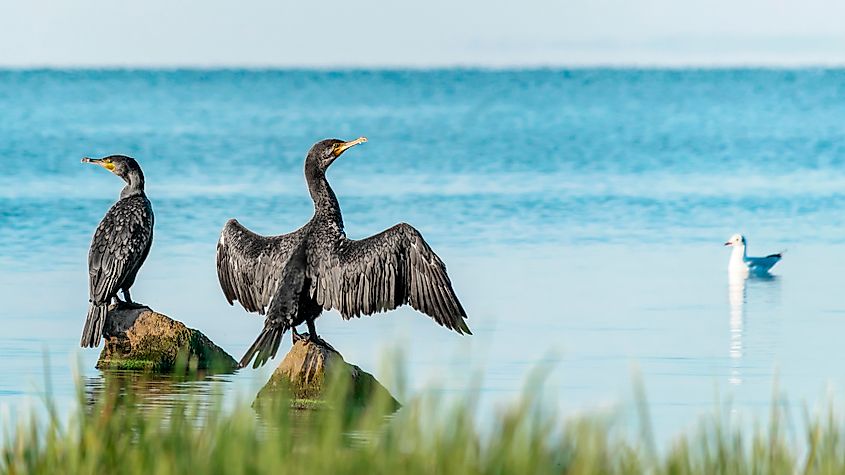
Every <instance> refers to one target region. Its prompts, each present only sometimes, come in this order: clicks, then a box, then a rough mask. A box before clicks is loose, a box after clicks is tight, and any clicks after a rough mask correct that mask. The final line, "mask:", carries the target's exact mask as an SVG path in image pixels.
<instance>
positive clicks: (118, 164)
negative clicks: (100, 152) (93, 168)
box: [82, 155, 144, 182]
mask: <svg viewBox="0 0 845 475" xmlns="http://www.w3.org/2000/svg"><path fill="white" fill-rule="evenodd" d="M82 163H94V164H96V165H100V166H101V167H103V168H105V169H106V170H108V171H110V172H112V173H114V174H115V175H117V176H119V177H121V178H123V179H124V180H125V181H126V182H129V180H130V175H133V174H134V175H139V176H140V177H141V178H143V177H144V174H143V172H141V166H140V165H138V162H136V161H135V159H134V158H132V157H127V156H126V155H109V156H108V157H103V158H88V157H85V158H83V159H82Z"/></svg>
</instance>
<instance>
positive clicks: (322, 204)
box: [305, 163, 343, 230]
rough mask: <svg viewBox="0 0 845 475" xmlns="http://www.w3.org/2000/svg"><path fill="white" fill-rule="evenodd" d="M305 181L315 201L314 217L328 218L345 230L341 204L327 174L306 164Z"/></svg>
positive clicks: (314, 166) (312, 165)
mask: <svg viewBox="0 0 845 475" xmlns="http://www.w3.org/2000/svg"><path fill="white" fill-rule="evenodd" d="M305 181H306V182H307V183H308V191H309V192H310V193H311V199H312V200H313V201H314V215H315V216H321V217H327V218H329V219H331V220H332V221H334V222H335V224H337V225H338V226H339V227H340V229H341V230H343V217H341V214H340V203H338V202H337V196H335V194H334V191H333V190H332V187H331V186H329V182H328V180H326V173H325V171H323V170H320V169H319V168H317V166H316V165H314V164H309V163H306V164H305Z"/></svg>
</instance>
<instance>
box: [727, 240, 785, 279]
mask: <svg viewBox="0 0 845 475" xmlns="http://www.w3.org/2000/svg"><path fill="white" fill-rule="evenodd" d="M725 246H733V248H734V250H733V252H731V260H730V262H729V263H728V271H730V272H736V271H748V272H752V273H754V274H768V273H769V269H771V268H772V267H774V265H775V264H777V263H778V262H780V259H781V258H782V257H783V252H779V253H777V254H769V255H768V256H766V257H748V255H747V254H746V251H745V246H746V241H745V236H743V235H742V234H734V235H733V236H731V238H730V239H728V242H726V243H725Z"/></svg>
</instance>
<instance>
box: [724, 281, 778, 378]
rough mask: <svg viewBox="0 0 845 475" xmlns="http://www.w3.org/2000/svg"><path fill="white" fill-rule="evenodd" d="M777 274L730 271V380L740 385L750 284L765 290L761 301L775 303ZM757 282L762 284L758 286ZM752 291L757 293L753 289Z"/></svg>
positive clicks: (744, 351) (745, 349)
mask: <svg viewBox="0 0 845 475" xmlns="http://www.w3.org/2000/svg"><path fill="white" fill-rule="evenodd" d="M777 280H778V277H777V276H774V275H771V274H754V273H751V274H749V273H748V271H729V272H728V302H729V303H730V320H729V321H730V332H731V333H730V335H731V338H730V348H729V351H728V355H729V356H730V359H731V372H730V377H729V378H728V382H729V383H730V384H732V385H735V386H738V385H740V384H742V369H743V364H742V360H743V357H744V356H745V353H746V352H747V348H746V346H747V345H746V344H744V342H743V337H744V336H746V335H745V333H746V328H745V326H746V314H747V312H748V310H747V308H746V306H747V304H748V285H749V282H750V283H752V285H753V286H754V287H761V288H758V289H757V290H762V291H764V292H763V293H762V294H760V295H759V297H760V298H758V299H757V300H760V301H761V303H763V304H765V305H769V304H774V303H775V300H777V298H776V297H777V296H776V294H777V293H778V292H777V291H778V289H779V286H778V285H773V284H776V283H777ZM757 284H760V286H758V285H757ZM752 293H755V291H754V290H752Z"/></svg>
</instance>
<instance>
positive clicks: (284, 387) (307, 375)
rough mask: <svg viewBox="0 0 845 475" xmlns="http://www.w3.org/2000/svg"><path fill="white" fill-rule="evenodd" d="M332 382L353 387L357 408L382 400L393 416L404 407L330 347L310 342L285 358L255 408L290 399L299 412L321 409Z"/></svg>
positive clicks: (352, 397) (350, 389)
mask: <svg viewBox="0 0 845 475" xmlns="http://www.w3.org/2000/svg"><path fill="white" fill-rule="evenodd" d="M306 336H307V334H306ZM335 378H337V379H335ZM332 381H335V382H337V383H340V384H349V386H348V398H349V399H350V402H351V403H353V404H355V405H362V404H366V403H368V402H370V401H375V400H379V399H381V401H382V402H384V403H386V406H387V408H388V409H389V410H390V411H391V412H393V411H396V410H398V409H399V407H401V405H400V404H399V402H398V401H397V400H396V399H395V398H394V397H393V395H391V394H390V391H388V390H387V389H386V388H385V387H384V386H382V385H381V383H379V382H378V381H377V380H376V378H374V377H373V375H371V374H370V373H367V372H366V371H364V370H362V369H361V368H359V367H358V366H355V365H352V364H349V363H347V362H346V361H344V359H343V356H341V354H340V353H338V352H337V350H335V349H334V348H332V347H331V345H329V344H328V343H326V342H319V343H315V342H312V341H310V340H306V339H302V340H299V341H298V342H296V344H295V345H293V348H291V349H290V351H289V352H288V354H287V355H285V359H284V360H282V362H281V364H279V367H278V368H276V371H274V372H273V376H271V377H270V381H268V382H267V384H265V385H264V387H263V388H262V389H261V391H260V392H259V393H258V396H257V397H256V399H255V402H254V403H253V406H256V407H257V406H261V405H263V404H264V403H265V402H269V401H278V400H279V399H280V398H286V399H288V400H289V401H290V403H291V405H292V407H293V408H295V409H309V408H313V407H317V406H320V405H321V404H322V399H323V396H324V392H325V390H326V389H327V386H328V385H329V383H330V382H332Z"/></svg>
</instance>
